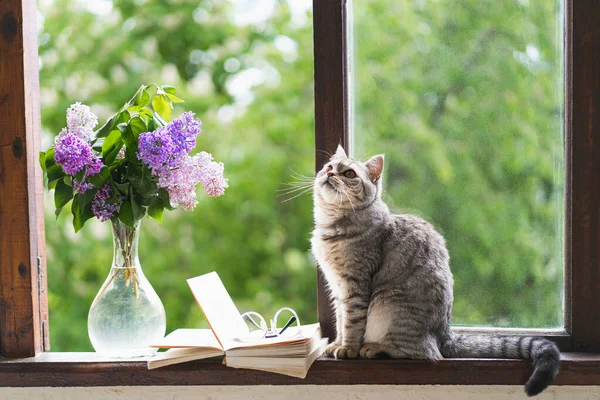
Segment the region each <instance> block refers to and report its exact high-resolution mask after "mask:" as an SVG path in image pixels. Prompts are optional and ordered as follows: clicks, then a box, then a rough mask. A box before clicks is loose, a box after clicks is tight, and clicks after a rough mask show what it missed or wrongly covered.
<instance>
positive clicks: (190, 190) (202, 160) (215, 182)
mask: <svg viewBox="0 0 600 400" xmlns="http://www.w3.org/2000/svg"><path fill="white" fill-rule="evenodd" d="M199 183H202V186H203V187H204V189H205V190H206V192H207V193H208V194H209V195H210V196H213V197H216V196H220V195H222V194H223V193H224V192H225V188H227V187H228V184H227V180H226V179H224V178H223V164H221V163H216V162H214V161H212V155H210V154H209V153H207V152H204V151H203V152H200V153H198V154H196V155H194V156H193V157H190V156H186V157H185V158H183V159H182V160H181V162H180V164H179V167H178V168H175V169H167V168H164V169H162V170H161V171H159V174H158V187H160V188H164V189H167V191H168V192H169V200H170V201H171V206H173V207H176V206H177V205H179V204H180V205H181V207H182V208H183V209H184V210H186V211H191V210H193V209H194V208H195V207H196V204H198V201H197V200H196V185H198V184H199Z"/></svg>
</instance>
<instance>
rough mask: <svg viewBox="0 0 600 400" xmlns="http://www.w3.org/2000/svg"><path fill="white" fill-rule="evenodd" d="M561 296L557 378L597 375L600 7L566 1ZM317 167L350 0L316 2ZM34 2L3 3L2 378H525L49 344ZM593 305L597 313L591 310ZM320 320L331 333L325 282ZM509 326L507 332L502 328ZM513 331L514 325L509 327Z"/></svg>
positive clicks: (138, 381)
mask: <svg viewBox="0 0 600 400" xmlns="http://www.w3.org/2000/svg"><path fill="white" fill-rule="evenodd" d="M565 1H566V5H565V8H566V14H565V71H566V72H565V74H566V75H565V82H566V84H565V89H566V90H565V113H566V115H565V152H566V153H565V159H566V171H565V174H566V175H565V176H566V181H565V182H566V185H565V186H566V192H565V211H566V212H565V297H566V302H565V304H566V307H565V310H566V318H565V329H564V330H563V331H556V332H554V331H536V332H534V331H532V330H527V331H523V330H521V331H518V332H515V333H523V332H526V333H528V334H529V333H539V334H543V335H546V336H548V337H549V338H550V339H552V340H554V341H556V342H557V343H558V344H559V346H560V348H561V350H562V351H567V352H573V353H565V354H563V357H562V358H563V361H562V368H561V373H560V374H559V376H558V378H557V381H556V384H562V385H592V384H596V385H597V384H600V355H598V354H594V353H599V352H600V320H598V319H597V318H595V316H594V315H593V314H594V313H595V310H598V309H600V179H599V177H600V140H598V139H600V112H599V111H598V110H597V107H598V105H599V104H600V75H598V73H597V71H600V56H598V54H600V24H597V21H599V20H600V4H597V3H596V0H565ZM313 21H314V54H315V62H314V67H315V71H314V73H315V140H316V146H315V147H316V151H315V158H316V167H317V169H320V168H321V167H322V165H323V164H324V163H325V161H326V159H327V155H326V154H327V153H331V152H332V151H334V150H335V148H336V146H337V145H338V144H339V143H341V144H342V145H344V146H345V147H346V148H348V147H349V145H350V142H349V135H348V133H349V126H348V114H349V107H348V105H349V102H348V97H349V92H348V66H347V53H346V21H347V18H346V0H313ZM40 136H41V125H40V101H39V74H38V54H37V25H36V7H35V0H2V1H1V2H0V359H5V360H0V386H115V385H150V384H151V385H182V384H184V385H215V384H216V385H255V384H274V385H283V384H327V385H331V384H523V383H524V382H525V381H526V379H527V377H528V375H529V374H530V373H531V365H530V363H529V361H527V360H483V359H449V360H442V361H440V362H438V363H429V362H426V361H415V360H361V361H347V360H333V359H327V358H325V359H320V360H318V361H317V362H316V363H315V365H314V366H313V367H312V369H311V371H310V372H309V375H308V377H307V378H306V379H305V380H298V379H294V378H290V377H285V376H281V375H275V374H269V373H265V372H260V371H248V370H237V369H233V368H226V367H224V366H222V365H221V362H220V361H214V360H201V361H196V362H191V363H186V364H180V365H174V366H170V367H166V368H162V369H158V370H151V371H148V370H147V368H146V364H145V362H144V361H143V360H141V361H140V360H121V361H114V360H107V359H103V358H102V356H99V355H97V354H95V353H47V352H45V351H47V350H49V340H48V306H47V291H46V273H45V271H46V264H45V237H44V220H43V187H42V173H41V169H40V167H39V164H38V151H39V148H40ZM590 314H592V315H590ZM318 318H319V321H320V322H321V325H322V327H323V331H324V333H325V335H327V336H329V337H333V334H334V326H333V318H332V313H331V307H330V305H329V301H328V299H327V296H326V291H325V288H324V282H323V279H322V277H321V276H319V279H318ZM505 332H506V331H505ZM509 332H510V331H509Z"/></svg>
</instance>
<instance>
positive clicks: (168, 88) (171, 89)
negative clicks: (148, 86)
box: [160, 85, 177, 94]
mask: <svg viewBox="0 0 600 400" xmlns="http://www.w3.org/2000/svg"><path fill="white" fill-rule="evenodd" d="M160 88H161V89H162V90H163V92H166V93H169V94H175V93H177V89H175V88H174V87H173V86H170V85H162V86H161V87H160Z"/></svg>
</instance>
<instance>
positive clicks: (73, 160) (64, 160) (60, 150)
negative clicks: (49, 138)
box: [54, 129, 93, 175]
mask: <svg viewBox="0 0 600 400" xmlns="http://www.w3.org/2000/svg"><path fill="white" fill-rule="evenodd" d="M92 155H93V150H92V147H91V146H90V145H89V144H88V143H87V142H86V141H85V140H84V139H82V138H81V137H79V136H77V135H75V134H73V133H70V132H67V130H66V129H63V130H62V131H61V132H60V134H59V135H58V136H57V137H56V139H55V140H54V159H55V160H56V164H58V165H60V166H61V167H62V169H63V170H64V171H65V173H67V174H69V175H75V174H76V173H78V172H79V171H81V170H82V169H83V168H84V167H85V166H86V165H88V164H89V163H90V160H91V158H92Z"/></svg>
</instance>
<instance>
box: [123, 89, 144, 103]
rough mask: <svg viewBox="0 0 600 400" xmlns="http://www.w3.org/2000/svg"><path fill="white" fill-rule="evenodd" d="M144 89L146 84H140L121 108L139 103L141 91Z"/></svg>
mask: <svg viewBox="0 0 600 400" xmlns="http://www.w3.org/2000/svg"><path fill="white" fill-rule="evenodd" d="M145 91H146V85H142V86H140V87H139V89H138V90H137V91H136V92H135V94H134V95H133V97H132V98H131V99H129V101H128V102H127V103H125V105H124V106H123V108H122V109H127V108H129V107H131V106H137V105H139V104H140V100H141V97H142V93H143V92H145Z"/></svg>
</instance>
